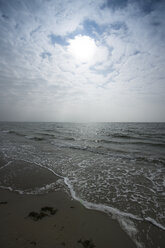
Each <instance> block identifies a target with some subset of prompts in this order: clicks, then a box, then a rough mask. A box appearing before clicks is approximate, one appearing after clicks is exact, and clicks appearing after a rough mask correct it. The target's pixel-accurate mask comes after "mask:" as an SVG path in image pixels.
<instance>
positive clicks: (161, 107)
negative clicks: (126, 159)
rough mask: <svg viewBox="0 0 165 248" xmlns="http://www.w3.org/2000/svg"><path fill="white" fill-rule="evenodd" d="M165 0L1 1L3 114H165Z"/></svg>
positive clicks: (156, 117)
mask: <svg viewBox="0 0 165 248" xmlns="http://www.w3.org/2000/svg"><path fill="white" fill-rule="evenodd" d="M164 16H165V0H0V121H66V122H138V121H139V122H159V121H165V28H164V27H165V17H164Z"/></svg>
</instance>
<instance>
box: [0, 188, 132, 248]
mask: <svg viewBox="0 0 165 248" xmlns="http://www.w3.org/2000/svg"><path fill="white" fill-rule="evenodd" d="M0 203H1V204H0V219H1V229H0V246H1V247H6V248H10V247H12V248H14V247H18V248H19V247H20V248H22V247H38V248H39V247H41V248H49V247H50V248H51V247H54V248H55V247H57V248H60V247H68V248H71V247H75V248H76V247H77V248H81V247H82V248H83V247H87V248H88V247H89V248H94V247H97V248H99V247H100V248H109V247H118V248H120V247H125V248H129V247H131V248H134V247H136V245H135V244H134V243H133V241H132V240H131V239H130V237H129V236H128V235H127V234H126V233H125V232H124V231H123V230H122V229H121V227H120V225H119V223H118V222H117V221H116V220H113V219H111V218H110V217H108V216H107V215H106V214H105V213H103V212H99V211H97V210H89V209H86V208H85V207H84V206H83V205H81V203H79V202H77V201H76V200H74V199H71V198H70V197H69V196H68V195H67V194H66V193H65V192H63V191H57V192H49V193H47V194H43V195H19V194H17V193H14V192H9V191H7V190H3V189H0ZM46 206H48V207H51V208H54V209H55V210H57V211H56V213H55V214H53V215H49V214H48V215H45V216H44V217H43V218H42V219H38V220H37V221H35V220H34V219H32V218H30V217H28V216H29V213H31V212H35V213H40V211H41V209H42V208H44V207H46Z"/></svg>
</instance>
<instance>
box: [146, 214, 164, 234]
mask: <svg viewBox="0 0 165 248" xmlns="http://www.w3.org/2000/svg"><path fill="white" fill-rule="evenodd" d="M145 220H146V221H149V222H150V223H152V224H153V225H154V226H157V227H159V228H160V229H162V230H164V231H165V226H163V225H161V224H160V223H158V222H157V221H156V220H154V219H152V218H150V217H147V218H145Z"/></svg>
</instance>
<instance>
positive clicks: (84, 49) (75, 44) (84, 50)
mask: <svg viewBox="0 0 165 248" xmlns="http://www.w3.org/2000/svg"><path fill="white" fill-rule="evenodd" d="M96 50H97V46H96V44H95V41H94V40H93V39H92V38H90V37H89V36H82V35H77V36H76V37H75V38H74V39H70V40H69V46H68V51H69V53H70V54H71V55H72V56H73V57H74V58H75V59H76V60H78V61H79V62H83V63H87V62H89V61H91V60H92V59H93V58H94V55H95V53H96Z"/></svg>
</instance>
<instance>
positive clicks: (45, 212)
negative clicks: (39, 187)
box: [28, 206, 58, 221]
mask: <svg viewBox="0 0 165 248" xmlns="http://www.w3.org/2000/svg"><path fill="white" fill-rule="evenodd" d="M57 211H58V209H54V208H53V207H48V206H46V207H42V208H41V210H40V212H39V213H38V212H34V211H32V212H30V213H29V214H28V217H29V218H31V219H32V220H34V221H38V220H41V219H43V218H44V217H49V216H51V215H55V214H56V213H57Z"/></svg>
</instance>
